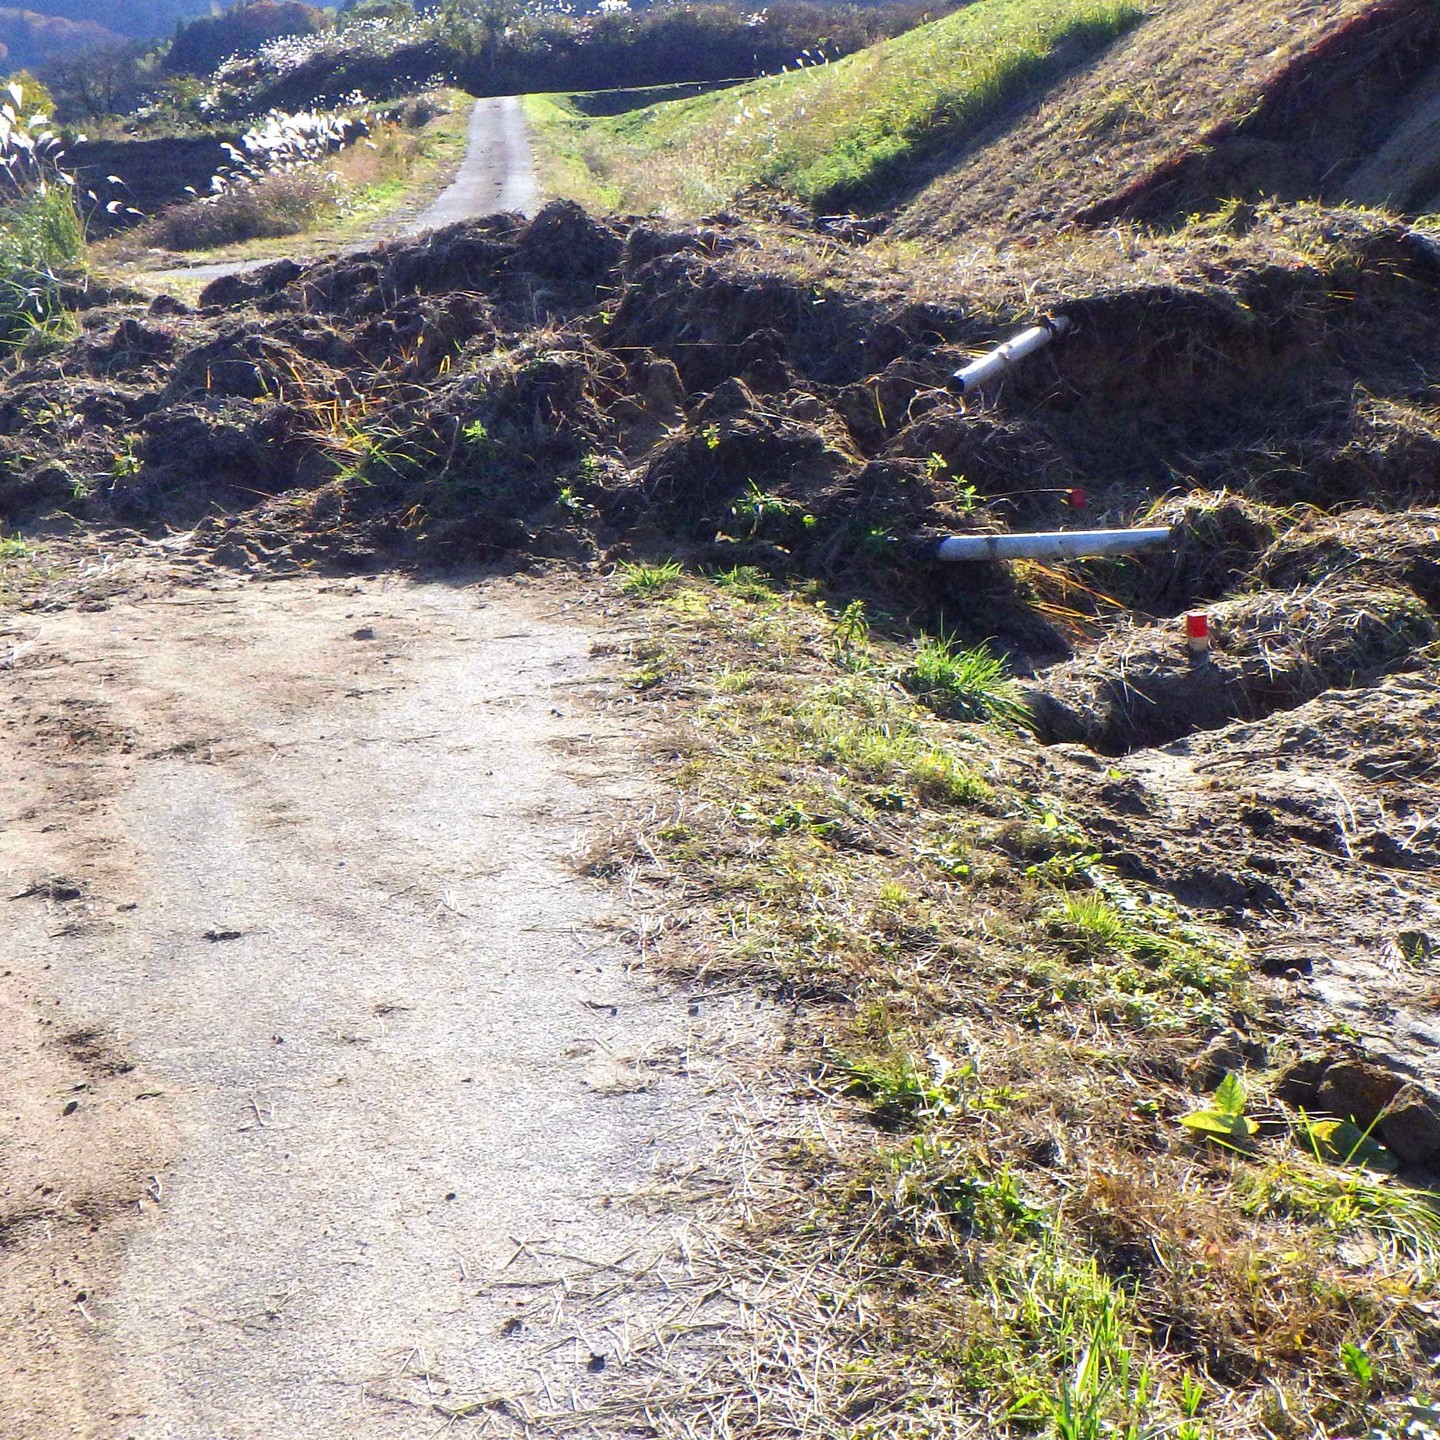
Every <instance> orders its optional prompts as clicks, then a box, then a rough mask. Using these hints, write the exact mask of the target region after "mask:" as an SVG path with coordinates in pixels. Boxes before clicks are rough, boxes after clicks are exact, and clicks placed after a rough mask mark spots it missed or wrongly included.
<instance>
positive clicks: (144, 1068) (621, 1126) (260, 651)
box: [0, 578, 719, 1440]
mask: <svg viewBox="0 0 1440 1440" xmlns="http://www.w3.org/2000/svg"><path fill="white" fill-rule="evenodd" d="M208 583H209V585H210V586H211V587H213V588H183V589H178V590H174V589H172V588H170V587H169V586H168V585H165V584H157V585H155V586H154V587H153V589H152V591H151V593H150V594H148V595H144V594H142V595H138V596H134V597H132V598H129V599H116V600H114V601H113V602H111V603H110V604H109V605H108V607H107V608H100V609H90V610H84V609H70V610H65V611H61V612H58V613H53V614H31V615H24V616H18V615H14V614H11V615H9V616H7V617H6V618H5V619H4V620H3V622H0V628H3V634H0V662H4V663H3V665H0V694H3V697H4V699H3V713H4V716H5V721H4V729H3V732H0V814H3V816H4V825H3V831H0V879H3V885H4V889H3V895H4V897H5V898H3V899H0V906H3V909H4V915H5V923H4V925H3V927H0V1021H3V1025H0V1047H3V1050H0V1056H3V1061H4V1066H3V1068H4V1072H5V1074H6V1077H7V1078H6V1081H5V1087H6V1092H7V1093H6V1101H7V1103H6V1105H5V1106H4V1108H3V1113H0V1242H3V1243H0V1329H3V1330H4V1333H5V1335H6V1344H5V1348H6V1356H7V1363H6V1365H5V1366H4V1367H3V1373H0V1436H4V1437H6V1440H40V1437H45V1440H54V1437H60V1436H86V1437H96V1440H110V1437H119V1436H125V1437H133V1440H200V1437H205V1440H250V1437H255V1440H259V1437H265V1440H292V1437H301V1436H304V1437H306V1440H324V1437H335V1440H341V1437H344V1440H367V1437H372V1436H373V1437H380V1436H384V1437H390V1436H405V1437H408V1436H421V1435H431V1434H434V1433H435V1432H436V1430H437V1427H439V1426H443V1425H444V1423H445V1419H446V1417H452V1416H454V1415H456V1414H464V1415H470V1416H483V1417H484V1418H486V1419H487V1421H488V1422H490V1423H491V1424H492V1425H494V1424H498V1425H500V1426H501V1428H502V1430H503V1429H504V1428H505V1425H506V1423H507V1417H508V1420H509V1421H514V1422H515V1423H517V1424H518V1423H519V1417H521V1416H524V1415H531V1416H534V1415H543V1414H544V1413H546V1412H551V1413H555V1412H565V1414H566V1415H567V1416H568V1417H569V1418H568V1420H567V1422H566V1423H567V1424H573V1423H575V1416H576V1412H585V1411H586V1410H587V1409H588V1408H590V1407H592V1406H594V1405H597V1404H610V1403H613V1400H614V1397H615V1395H616V1394H617V1393H619V1390H620V1388H621V1387H623V1386H625V1385H626V1384H628V1383H630V1381H631V1380H633V1378H634V1375H635V1373H636V1372H637V1370H642V1369H643V1368H644V1364H643V1360H642V1358H641V1355H640V1352H642V1351H643V1350H645V1348H646V1347H647V1346H650V1345H653V1344H655V1343H658V1341H659V1339H660V1337H661V1336H662V1335H665V1333H666V1328H667V1327H666V1321H665V1319H664V1314H663V1313H662V1312H667V1311H668V1312H669V1313H672V1314H673V1313H675V1312H676V1309H677V1307H678V1308H679V1309H681V1310H683V1309H685V1308H686V1306H688V1305H690V1304H691V1302H690V1301H688V1300H687V1299H686V1290H685V1286H684V1284H683V1283H676V1282H675V1281H674V1280H668V1279H667V1280H666V1282H665V1283H666V1285H667V1286H669V1287H670V1288H668V1289H665V1290H663V1291H662V1287H661V1286H660V1284H659V1283H658V1280H657V1276H659V1275H660V1274H661V1272H660V1271H656V1270H654V1269H653V1268H652V1265H653V1264H654V1262H655V1261H656V1258H657V1257H659V1256H661V1255H663V1254H664V1253H665V1252H667V1250H668V1249H669V1248H670V1247H672V1246H673V1245H674V1244H675V1243H676V1241H677V1238H678V1237H679V1236H680V1234H681V1232H682V1229H683V1226H682V1222H681V1221H680V1220H678V1219H676V1218H675V1207H674V1206H673V1205H672V1207H671V1208H670V1209H669V1212H668V1213H667V1214H663V1215H659V1216H658V1217H657V1216H656V1215H652V1214H649V1213H647V1211H646V1208H645V1206H644V1205H642V1204H640V1203H639V1201H638V1199H637V1197H643V1196H645V1195H646V1194H647V1192H653V1190H654V1187H655V1186H656V1185H657V1183H659V1181H660V1180H661V1179H662V1178H664V1177H667V1176H674V1175H676V1174H679V1173H682V1172H684V1171H685V1170H686V1169H687V1168H690V1169H693V1168H694V1167H695V1166H696V1164H697V1157H698V1156H699V1155H700V1154H701V1152H702V1151H704V1150H706V1149H710V1148H713V1135H714V1128H713V1127H714V1125H715V1124H716V1123H718V1122H717V1120H716V1115H715V1113H713V1112H714V1107H715V1106H716V1105H717V1104H718V1103H719V1102H717V1101H715V1100H714V1099H713V1098H712V1097H710V1096H708V1095H707V1093H706V1089H705V1086H704V1083H703V1081H702V1079H701V1078H700V1072H701V1071H703V1069H704V1065H705V1063H706V1062H705V1061H704V1060H703V1058H702V1052H705V1053H709V1052H708V1049H707V1046H705V1045H701V1044H700V1043H699V1042H700V1040H701V1038H702V1034H703V1032H702V1030H701V1027H703V1026H705V1025H707V1024H708V1023H709V1005H708V1002H707V1005H706V1007H705V1011H706V1013H705V1014H703V1015H702V1014H701V1006H700V1004H699V1003H698V1002H695V1001H692V1000H687V999H685V998H683V997H679V996H674V995H666V994H662V993H660V992H658V991H656V990H655V989H654V988H653V987H651V986H649V985H648V984H647V983H645V982H643V981H642V980H639V979H637V978H635V977H633V976H632V975H631V974H629V973H627V971H626V970H625V968H624V960H625V958H626V957H625V952H624V950H623V948H621V947H617V946H614V945H611V944H608V943H607V942H606V941H605V940H604V939H603V937H602V934H601V932H600V931H599V930H598V929H597V928H596V921H597V919H598V918H599V917H600V915H601V912H602V909H603V908H604V902H603V899H602V896H601V893H600V892H599V891H598V890H597V889H596V888H595V887H594V886H593V885H591V884H590V883H589V882H587V881H585V880H583V879H581V878H579V876H578V875H577V873H576V870H575V868H574V866H573V864H572V863H571V858H570V850H571V846H572V844H573V843H574V841H575V839H576V837H577V835H583V834H584V833H586V832H588V831H594V830H595V829H597V828H601V829H603V827H604V825H605V823H606V821H607V819H608V817H609V816H610V815H611V813H612V812H613V810H614V808H615V807H616V806H617V805H619V804H621V803H622V802H623V801H624V800H625V799H626V798H627V797H629V796H631V795H633V794H634V793H635V790H636V786H637V778H636V762H635V760H634V750H633V741H632V738H631V737H630V736H629V735H628V734H627V730H628V726H627V722H626V716H625V715H624V714H623V713H618V712H616V711H613V710H612V711H608V712H607V711H605V710H603V709H599V708H597V707H596V703H595V700H594V697H593V695H592V693H591V692H592V687H593V682H594V679H595V677H596V675H597V673H598V669H599V668H600V667H602V666H603V665H604V663H605V661H604V653H605V651H606V649H607V639H606V637H605V636H604V635H603V634H601V633H600V632H599V631H598V630H597V628H596V624H595V619H594V618H590V617H589V616H587V614H586V612H585V610H584V609H583V607H581V606H579V605H577V604H571V603H569V602H566V601H563V600H562V598H561V597H559V596H557V595H556V594H555V593H553V592H541V591H537V590H536V589H535V588H533V587H526V586H524V585H523V584H520V583H516V582H495V583H493V584H490V585H488V586H485V587H482V588H478V589H477V588H469V587H466V586H460V585H455V586H450V585H438V584H437V585H419V584H415V585H412V584H407V583H404V582H400V581H396V580H389V581H383V580H367V581H363V582H342V583H329V584H327V583H324V582H321V581H318V580H308V579H297V580H290V581H283V582H274V583H258V582H252V583H244V582H243V581H239V580H234V579H229V578H222V579H216V580H211V581H209V582H208ZM621 693H623V692H621ZM665 1183H667V1184H673V1180H666V1182H665ZM672 1195H673V1191H672ZM679 1208H680V1209H681V1210H682V1211H683V1209H684V1207H683V1206H681V1207H679ZM691 1318H692V1320H693V1318H694V1317H693V1316H692V1317H691ZM711 1318H713V1317H711V1316H709V1315H708V1314H707V1316H706V1319H707V1322H708V1320H709V1319H711ZM562 1428H563V1427H562Z"/></svg>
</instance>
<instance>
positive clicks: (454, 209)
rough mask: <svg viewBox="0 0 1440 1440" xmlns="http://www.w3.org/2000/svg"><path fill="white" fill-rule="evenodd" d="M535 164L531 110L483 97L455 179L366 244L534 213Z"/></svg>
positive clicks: (200, 275)
mask: <svg viewBox="0 0 1440 1440" xmlns="http://www.w3.org/2000/svg"><path fill="white" fill-rule="evenodd" d="M538 193H539V192H538V191H537V189H536V185H535V167H534V163H533V161H532V158H531V154H530V131H529V127H528V126H527V125H526V124H525V113H524V111H523V110H522V109H521V108H520V101H519V100H518V99H517V98H516V97H515V96H513V95H497V96H490V97H488V98H486V99H482V100H477V101H476V102H475V108H474V109H473V110H471V112H470V129H469V131H468V133H467V135H466V139H465V158H464V159H463V160H461V162H460V168H459V169H458V170H457V171H456V172H455V178H454V179H453V180H452V181H451V182H450V184H449V185H447V186H446V187H445V189H444V190H442V191H441V192H440V194H439V195H438V196H437V197H436V198H435V200H434V201H433V202H432V203H431V204H430V205H428V206H427V207H426V208H425V209H424V210H422V211H421V212H420V213H419V214H418V215H413V216H407V215H406V213H405V211H403V210H401V211H399V212H397V213H396V214H395V215H394V216H391V217H390V218H389V219H388V220H386V221H384V222H382V223H381V224H380V225H377V227H376V228H375V230H374V231H372V232H371V233H370V234H369V235H368V236H367V237H366V240H365V248H369V247H370V246H373V245H378V244H379V243H380V242H381V241H382V240H393V239H396V238H399V237H402V236H409V235H422V234H424V233H425V231H427V230H439V229H440V228H441V227H442V226H445V225H454V224H456V223H457V222H458V221H461V220H473V219H475V218H476V216H479V215H493V214H495V213H496V212H497V211H502V210H503V211H514V212H517V213H519V214H521V215H529V214H532V213H533V212H534V210H535V205H536V201H537V197H538ZM269 263H270V262H269V261H268V260H227V261H223V262H220V263H217V264H214V265H186V266H181V267H179V268H177V269H173V270H152V271H148V272H147V273H146V275H145V277H144V278H145V279H146V280H147V281H149V282H150V283H152V284H154V283H157V282H158V283H161V284H163V283H164V282H166V281H173V280H181V279H188V280H206V281H209V280H215V279H218V278H219V277H220V276H221V275H239V274H241V273H242V272H244V271H246V270H256V269H259V267H260V266H261V265H266V264H269Z"/></svg>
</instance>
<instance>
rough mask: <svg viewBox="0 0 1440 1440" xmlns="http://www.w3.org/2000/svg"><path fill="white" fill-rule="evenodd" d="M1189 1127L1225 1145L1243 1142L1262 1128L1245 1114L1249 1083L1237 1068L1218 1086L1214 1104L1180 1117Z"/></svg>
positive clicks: (1241, 1143) (1187, 1127) (1212, 1100)
mask: <svg viewBox="0 0 1440 1440" xmlns="http://www.w3.org/2000/svg"><path fill="white" fill-rule="evenodd" d="M1180 1123H1181V1124H1182V1125H1183V1126H1185V1128H1186V1129H1187V1130H1193V1131H1194V1132H1195V1133H1196V1134H1197V1135H1203V1136H1205V1138H1206V1139H1208V1140H1216V1141H1219V1142H1220V1143H1222V1144H1230V1145H1243V1144H1244V1143H1245V1142H1246V1141H1248V1140H1249V1139H1250V1137H1251V1136H1252V1135H1254V1134H1255V1132H1256V1131H1257V1130H1258V1129H1259V1128H1260V1127H1259V1126H1258V1125H1257V1124H1256V1123H1255V1122H1254V1121H1253V1120H1251V1119H1250V1118H1249V1117H1248V1116H1247V1115H1246V1114H1245V1082H1244V1081H1243V1080H1241V1078H1240V1077H1239V1076H1238V1075H1236V1074H1235V1073H1234V1072H1233V1071H1232V1072H1231V1073H1230V1074H1229V1075H1227V1076H1226V1077H1225V1078H1224V1079H1223V1080H1222V1081H1221V1082H1220V1084H1219V1086H1218V1087H1217V1088H1216V1091H1215V1094H1214V1095H1213V1096H1212V1097H1211V1104H1209V1105H1208V1106H1206V1107H1205V1108H1204V1109H1203V1110H1192V1111H1190V1113H1189V1114H1188V1115H1182V1116H1181V1117H1180Z"/></svg>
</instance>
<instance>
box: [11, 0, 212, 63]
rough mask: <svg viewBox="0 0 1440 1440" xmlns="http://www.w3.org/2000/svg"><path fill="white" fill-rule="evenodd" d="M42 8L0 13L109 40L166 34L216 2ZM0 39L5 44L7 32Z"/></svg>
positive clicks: (80, 3)
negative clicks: (90, 30) (87, 29)
mask: <svg viewBox="0 0 1440 1440" xmlns="http://www.w3.org/2000/svg"><path fill="white" fill-rule="evenodd" d="M44 7H45V8H44V10H43V12H37V11H19V10H14V9H8V8H0V14H4V15H6V16H12V15H15V14H22V13H23V14H28V15H34V16H36V17H37V18H38V19H40V20H58V21H65V22H68V23H70V24H74V25H80V26H94V27H95V28H96V29H97V30H103V31H104V32H105V34H106V36H107V37H108V38H109V39H110V41H111V43H118V42H119V41H120V40H150V39H157V38H162V37H169V36H170V35H172V34H174V32H175V27H176V25H177V24H179V23H180V22H182V21H185V20H194V19H195V18H196V17H197V16H200V15H208V14H210V12H211V10H212V9H218V8H219V7H218V6H214V5H212V4H211V0H104V3H101V0H44ZM0 41H3V42H4V43H6V44H9V39H8V36H5V35H3V34H0ZM4 63H5V64H6V65H7V66H9V67H10V68H12V69H13V68H15V66H16V65H17V64H24V63H27V62H25V61H18V62H17V61H16V59H15V54H14V50H13V48H12V50H11V54H10V56H9V57H8V59H6V61H5V62H4Z"/></svg>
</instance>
